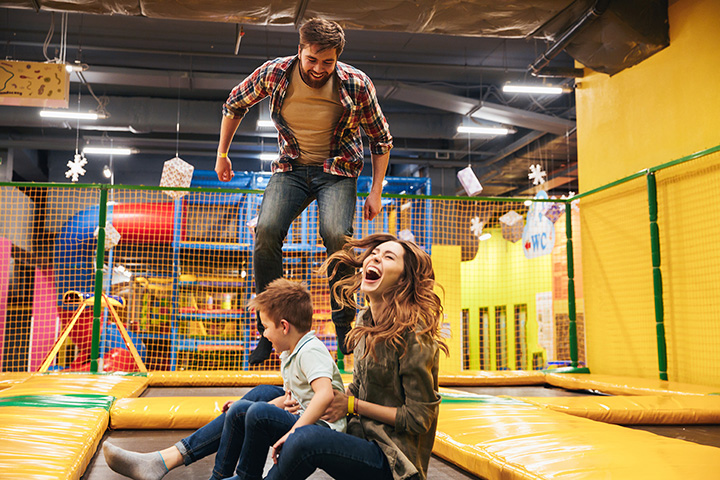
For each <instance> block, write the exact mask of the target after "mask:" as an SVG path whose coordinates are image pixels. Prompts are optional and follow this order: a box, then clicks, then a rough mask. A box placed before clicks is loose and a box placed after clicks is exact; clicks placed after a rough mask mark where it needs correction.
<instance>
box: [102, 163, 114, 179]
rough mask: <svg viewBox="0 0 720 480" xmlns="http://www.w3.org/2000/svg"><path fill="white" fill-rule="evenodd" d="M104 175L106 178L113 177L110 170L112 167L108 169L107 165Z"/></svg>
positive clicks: (104, 168)
mask: <svg viewBox="0 0 720 480" xmlns="http://www.w3.org/2000/svg"><path fill="white" fill-rule="evenodd" d="M103 175H104V176H105V178H110V177H112V170H110V167H108V166H107V165H105V166H104V167H103Z"/></svg>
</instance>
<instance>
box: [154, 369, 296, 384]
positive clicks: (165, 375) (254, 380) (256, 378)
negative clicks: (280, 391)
mask: <svg viewBox="0 0 720 480" xmlns="http://www.w3.org/2000/svg"><path fill="white" fill-rule="evenodd" d="M147 378H148V382H149V386H151V387H228V386H230V387H250V386H252V387H254V386H256V385H282V377H281V376H280V372H279V371H276V370H258V371H252V372H241V371H225V370H210V371H180V372H150V373H148V376H147Z"/></svg>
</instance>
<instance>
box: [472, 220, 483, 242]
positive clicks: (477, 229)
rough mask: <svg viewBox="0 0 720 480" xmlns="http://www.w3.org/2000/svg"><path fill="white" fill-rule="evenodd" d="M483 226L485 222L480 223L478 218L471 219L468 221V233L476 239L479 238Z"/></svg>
mask: <svg viewBox="0 0 720 480" xmlns="http://www.w3.org/2000/svg"><path fill="white" fill-rule="evenodd" d="M484 226H485V222H481V221H480V217H473V218H472V219H471V220H470V233H472V234H473V235H475V236H476V237H478V238H480V235H482V231H483V227H484Z"/></svg>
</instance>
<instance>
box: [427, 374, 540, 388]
mask: <svg viewBox="0 0 720 480" xmlns="http://www.w3.org/2000/svg"><path fill="white" fill-rule="evenodd" d="M439 380H440V385H443V386H446V387H452V386H473V387H480V386H489V385H491V386H507V385H542V384H544V383H545V374H544V373H543V372H541V371H539V370H534V371H524V370H506V371H486V370H463V371H462V372H452V373H440V376H439Z"/></svg>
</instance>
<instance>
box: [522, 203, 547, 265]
mask: <svg viewBox="0 0 720 480" xmlns="http://www.w3.org/2000/svg"><path fill="white" fill-rule="evenodd" d="M535 198H540V199H545V198H548V196H547V193H545V192H544V191H543V190H540V191H539V192H538V193H537V195H535ZM549 205H550V204H549V203H545V202H533V204H532V206H531V207H530V211H528V216H527V222H526V223H525V229H524V230H523V235H522V240H523V251H524V252H525V257H527V258H536V257H541V256H543V255H547V254H549V253H551V252H552V249H553V247H555V224H553V222H552V221H550V219H549V218H547V217H546V216H545V210H546V209H547V207H548V206H549Z"/></svg>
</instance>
